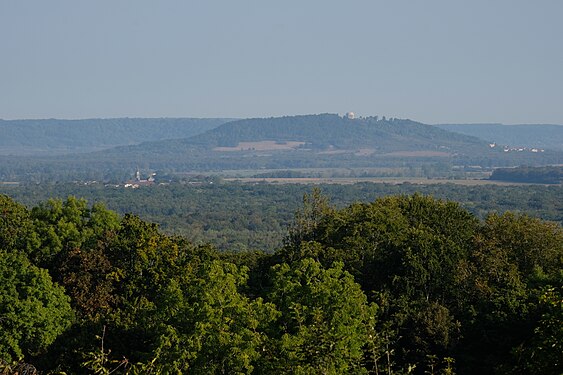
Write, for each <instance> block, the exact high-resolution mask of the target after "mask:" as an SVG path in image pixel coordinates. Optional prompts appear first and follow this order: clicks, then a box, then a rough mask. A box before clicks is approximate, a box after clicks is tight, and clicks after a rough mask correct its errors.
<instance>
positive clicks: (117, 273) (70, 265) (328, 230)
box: [0, 189, 563, 374]
mask: <svg viewBox="0 0 563 375" xmlns="http://www.w3.org/2000/svg"><path fill="white" fill-rule="evenodd" d="M562 263H563V231H562V228H561V225H560V224H559V223H555V222H550V221H544V220H542V219H539V218H534V217H531V216H527V215H525V214H522V213H516V212H503V213H491V214H488V215H485V216H484V217H478V216H476V215H475V214H474V213H472V212H470V211H468V210H467V209H466V208H464V207H462V206H461V205H460V204H459V203H456V202H453V201H448V200H441V199H437V198H433V197H431V196H428V195H422V194H419V193H415V194H410V195H390V196H385V197H380V198H377V199H375V200H372V201H368V202H355V203H349V204H346V205H344V206H339V207H336V206H335V205H334V204H332V203H331V202H330V201H329V199H328V198H327V197H326V196H324V195H323V194H321V192H320V190H318V189H314V190H313V191H312V192H311V193H308V194H306V195H305V196H304V197H303V200H302V204H301V206H300V209H299V210H298V211H297V213H296V214H295V216H294V218H293V220H292V221H291V223H290V225H289V226H288V228H287V231H286V234H285V236H284V239H283V242H282V245H281V246H280V247H279V248H276V249H271V251H269V252H266V251H229V250H228V249H227V250H223V251H218V250H217V249H216V248H215V247H214V246H212V245H209V244H195V243H193V242H191V241H189V240H188V239H186V237H183V236H178V235H171V234H166V233H163V232H162V231H161V230H160V229H159V227H158V225H156V224H153V223H150V222H148V221H145V220H142V219H141V218H139V217H138V216H136V215H133V214H124V215H122V214H119V213H117V212H115V211H112V210H110V209H108V208H106V207H105V206H104V205H103V204H101V203H93V204H89V203H88V202H87V201H86V200H84V199H78V198H75V197H72V196H70V197H68V198H66V199H64V200H61V199H50V200H45V201H42V202H39V203H38V204H36V205H34V206H33V207H30V208H28V207H26V206H25V205H23V204H21V203H18V202H17V201H15V200H14V199H12V198H10V197H9V196H7V195H0V359H1V361H0V363H1V365H0V369H1V371H3V372H2V373H7V374H10V373H16V372H17V373H20V374H21V373H24V371H27V373H34V372H35V373H38V372H39V373H42V374H61V373H67V374H90V373H94V374H184V373H191V374H250V373H254V374H278V373H279V374H286V373H291V374H368V373H371V374H407V373H413V374H454V373H456V374H475V373H479V374H560V373H561V372H562V371H563V367H562V366H563V309H562V308H563V306H562V301H563V272H562V270H563V267H562V266H563V264H562Z"/></svg>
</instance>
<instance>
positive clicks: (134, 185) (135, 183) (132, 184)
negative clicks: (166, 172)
mask: <svg viewBox="0 0 563 375" xmlns="http://www.w3.org/2000/svg"><path fill="white" fill-rule="evenodd" d="M154 176H156V173H151V174H150V175H149V177H148V178H147V179H146V180H144V179H142V178H141V171H139V168H137V171H136V172H135V178H134V179H133V180H129V181H127V182H125V185H124V187H126V188H131V189H138V188H140V187H141V186H151V185H153V184H154Z"/></svg>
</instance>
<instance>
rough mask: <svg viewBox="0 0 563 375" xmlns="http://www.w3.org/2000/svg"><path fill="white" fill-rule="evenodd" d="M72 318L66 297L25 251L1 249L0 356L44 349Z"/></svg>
mask: <svg viewBox="0 0 563 375" xmlns="http://www.w3.org/2000/svg"><path fill="white" fill-rule="evenodd" d="M72 319H73V313H72V310H71V307H70V304H69V298H68V297H67V296H66V295H65V294H64V290H63V288H61V287H60V286H58V285H57V284H54V283H53V282H52V281H51V277H50V276H49V274H48V273H47V271H46V270H43V269H40V268H37V267H35V266H33V265H32V264H30V262H29V261H28V260H27V258H26V257H25V255H23V254H21V253H19V254H18V253H15V252H6V251H4V250H0V358H2V359H4V360H7V361H8V362H10V361H11V360H15V359H20V358H24V357H29V356H32V355H37V354H40V353H42V352H44V351H45V350H46V349H47V348H48V347H49V345H50V344H51V343H52V342H53V341H54V340H55V339H56V338H57V336H59V335H60V334H61V333H62V332H63V331H65V329H67V328H68V327H69V326H70V324H71V321H72Z"/></svg>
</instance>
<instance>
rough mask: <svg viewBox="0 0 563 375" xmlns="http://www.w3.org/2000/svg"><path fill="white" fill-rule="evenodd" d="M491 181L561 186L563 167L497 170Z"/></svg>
mask: <svg viewBox="0 0 563 375" xmlns="http://www.w3.org/2000/svg"><path fill="white" fill-rule="evenodd" d="M562 128H563V126H562ZM490 179H491V180H499V181H514V182H529V183H536V184H560V183H561V182H563V167H556V166H554V167H518V168H497V169H495V170H494V171H493V174H492V175H491V177H490Z"/></svg>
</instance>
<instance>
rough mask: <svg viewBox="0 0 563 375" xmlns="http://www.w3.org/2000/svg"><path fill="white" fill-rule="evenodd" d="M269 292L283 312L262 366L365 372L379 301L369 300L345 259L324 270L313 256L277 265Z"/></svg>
mask: <svg viewBox="0 0 563 375" xmlns="http://www.w3.org/2000/svg"><path fill="white" fill-rule="evenodd" d="M273 272H274V274H273V287H272V291H271V293H270V295H269V300H271V301H272V302H273V303H274V304H276V306H278V308H279V309H280V311H281V316H280V317H279V319H278V320H277V322H276V325H275V326H274V327H275V329H274V330H273V333H272V337H273V338H274V339H273V340H272V345H271V347H270V348H269V351H270V353H269V356H268V357H266V358H265V361H264V364H263V366H264V369H263V371H265V372H267V373H293V374H318V373H323V374H343V373H362V372H364V368H363V367H362V361H363V358H364V346H365V344H366V342H367V341H368V335H369V334H370V332H371V330H370V327H371V326H373V317H374V316H375V314H376V306H375V305H374V304H368V303H367V298H366V296H365V295H364V293H363V292H362V291H361V289H360V286H359V285H358V284H357V283H355V282H354V279H353V277H352V275H350V274H349V273H348V272H346V271H344V270H343V264H342V263H335V264H334V265H333V267H332V268H329V269H324V268H323V267H322V266H321V264H320V263H319V262H316V261H314V260H313V259H303V260H301V261H298V262H296V263H294V264H292V265H288V264H280V265H277V266H275V267H274V268H273Z"/></svg>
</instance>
